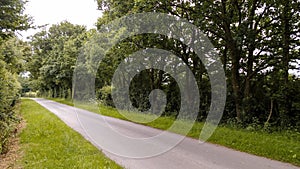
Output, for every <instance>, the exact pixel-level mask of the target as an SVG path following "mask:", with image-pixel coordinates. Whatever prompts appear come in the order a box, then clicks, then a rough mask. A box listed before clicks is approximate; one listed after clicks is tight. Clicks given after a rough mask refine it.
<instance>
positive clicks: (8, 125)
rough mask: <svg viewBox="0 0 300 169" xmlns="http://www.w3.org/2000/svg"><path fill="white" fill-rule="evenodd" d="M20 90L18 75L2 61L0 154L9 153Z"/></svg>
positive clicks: (0, 61)
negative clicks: (8, 145) (9, 69)
mask: <svg viewBox="0 0 300 169" xmlns="http://www.w3.org/2000/svg"><path fill="white" fill-rule="evenodd" d="M20 88H21V86H20V83H19V82H18V81H17V78H16V75H14V74H12V73H11V72H9V71H8V70H7V69H6V63H5V62H4V61H2V60H0V154H2V153H5V152H6V151H7V143H8V138H9V136H10V134H11V132H12V130H13V129H14V127H13V126H14V125H15V122H16V121H17V118H16V116H15V106H16V103H17V101H18V100H19V98H20V95H19V91H20Z"/></svg>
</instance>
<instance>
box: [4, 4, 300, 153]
mask: <svg viewBox="0 0 300 169" xmlns="http://www.w3.org/2000/svg"><path fill="white" fill-rule="evenodd" d="M0 4H1V6H0V9H1V10H0V11H1V12H2V13H1V15H0V27H1V32H0V35H1V39H0V47H1V53H0V79H1V81H0V99H1V102H0V113H1V114H0V129H1V130H0V132H1V142H2V144H5V137H4V136H6V134H3V133H4V132H6V130H7V129H8V128H9V124H10V121H11V120H12V119H14V115H13V114H14V113H13V109H12V107H14V105H15V102H16V101H17V100H18V99H19V96H20V95H19V94H21V93H23V94H24V93H26V92H28V91H36V92H37V93H38V95H39V96H43V97H54V98H55V97H62V98H69V99H71V98H72V86H73V84H72V78H73V71H74V69H75V64H76V59H77V57H78V56H79V54H80V52H82V51H83V50H82V49H87V48H88V45H89V40H90V39H92V38H93V37H94V36H95V35H96V34H97V32H98V30H99V29H100V28H101V26H103V25H105V24H107V23H109V22H110V21H113V20H114V19H116V18H119V17H122V16H125V15H128V14H132V13H141V12H161V13H167V14H170V15H174V16H177V17H180V18H184V19H186V20H188V21H189V22H190V23H192V24H194V25H195V26H197V27H198V28H199V29H200V30H201V31H203V32H204V33H205V34H206V36H207V37H209V39H210V40H211V42H212V44H213V45H214V46H215V48H216V50H217V51H218V52H219V54H220V57H221V60H222V63H223V69H224V71H225V73H226V77H227V101H226V107H225V111H224V116H223V119H222V122H223V123H225V124H234V125H239V126H240V127H249V126H250V127H251V128H253V129H254V130H256V129H266V130H267V131H273V130H287V129H289V130H293V131H299V129H300V113H299V112H300V79H299V77H300V75H299V73H300V72H299V69H300V67H299V62H300V61H299V60H300V57H299V56H300V54H299V42H300V31H299V28H300V12H299V9H300V1H299V0H282V1H275V0H243V1H241V0H216V1H194V0H178V1H169V0H155V1H144V0H126V1H123V0H98V9H99V10H102V11H103V16H102V17H100V18H99V19H98V21H97V29H98V30H87V29H86V28H85V27H84V26H80V25H74V24H72V23H69V22H67V21H64V22H62V23H60V24H57V25H52V26H51V27H50V28H49V29H46V28H44V29H43V30H42V31H40V32H38V33H37V34H35V35H34V36H32V37H31V39H30V41H29V42H22V41H21V40H19V39H18V38H17V37H16V35H14V33H15V31H17V30H25V29H27V28H29V27H30V18H28V16H25V15H23V14H22V11H23V10H24V3H23V2H22V1H18V0H3V1H1V2H0ZM146 48H160V49H164V50H167V51H170V52H172V53H174V54H175V55H177V56H178V57H180V58H181V59H182V60H183V61H184V62H185V63H186V65H188V67H189V68H190V70H191V71H192V72H193V74H194V76H195V77H196V80H197V84H198V87H199V91H200V92H199V95H200V100H201V104H200V112H199V115H198V120H199V121H202V120H204V119H205V118H206V116H207V112H208V109H209V106H210V103H211V100H210V97H211V96H210V95H211V91H210V80H209V77H208V73H207V71H206V70H205V67H204V65H203V63H201V61H200V60H199V58H198V57H197V56H196V54H195V53H194V52H193V50H192V49H190V48H189V47H188V46H186V45H185V44H183V43H182V42H180V41H178V40H174V39H170V38H168V37H166V36H162V35H156V34H143V35H136V36H134V37H131V38H128V39H126V40H124V41H122V42H120V43H119V44H118V45H116V46H114V47H113V49H111V50H110V52H109V54H108V55H107V56H106V57H105V58H104V59H103V61H102V63H101V64H100V65H99V69H98V73H97V77H96V93H97V98H98V99H99V100H100V101H101V103H103V104H106V105H108V106H114V103H113V100H112V97H111V79H112V77H113V74H114V71H115V70H116V69H117V67H118V65H119V64H120V63H121V61H123V60H124V59H125V58H126V57H127V56H129V55H130V54H132V53H134V52H136V51H138V50H140V49H146ZM26 71H28V72H30V77H29V78H24V77H22V76H21V75H20V74H22V73H23V74H24V72H26ZM297 71H298V73H297ZM292 72H294V73H292ZM295 72H296V73H295ZM18 75H19V81H20V82H21V83H22V87H23V88H22V90H21V86H20V83H19V82H18ZM154 89H162V90H163V91H164V92H165V93H166V95H167V106H166V110H165V112H164V115H167V116H176V115H177V113H178V111H179V109H180V91H179V87H178V84H176V83H175V80H174V78H172V77H171V76H170V74H168V73H166V72H163V71H160V70H155V69H149V70H146V71H143V72H142V73H140V74H139V75H137V76H136V77H135V78H134V79H133V81H132V82H131V86H130V98H131V101H132V102H133V106H135V107H137V108H138V109H139V110H141V111H144V110H147V109H149V107H150V106H151V105H150V103H149V97H148V96H149V94H150V92H151V91H152V90H154ZM0 147H1V146H0ZM0 150H1V149H0ZM0 152H1V151H0Z"/></svg>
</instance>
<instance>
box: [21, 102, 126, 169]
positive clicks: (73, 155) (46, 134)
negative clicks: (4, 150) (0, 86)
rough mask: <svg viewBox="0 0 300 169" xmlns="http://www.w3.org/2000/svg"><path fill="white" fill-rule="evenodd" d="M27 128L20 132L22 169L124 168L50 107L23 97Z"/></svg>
mask: <svg viewBox="0 0 300 169" xmlns="http://www.w3.org/2000/svg"><path fill="white" fill-rule="evenodd" d="M21 114H22V116H23V118H24V119H25V121H26V123H27V125H26V128H25V129H24V130H23V131H22V133H21V134H20V140H21V150H22V152H24V153H23V158H22V160H21V162H20V165H21V166H22V168H25V169H26V168H28V169H35V168H36V169H41V168H48V169H52V168H53V169H59V168H61V169H64V168H78V169H83V168H86V169H98V168H105V169H107V168H112V169H115V168H121V167H120V166H118V165H117V164H116V163H115V162H113V161H111V160H110V159H108V158H107V157H106V156H105V155H104V154H103V153H102V152H100V151H99V150H98V149H97V148H95V147H94V146H93V145H92V144H91V143H89V142H88V141H86V140H85V139H84V138H83V137H82V136H81V135H80V134H78V133H77V132H75V131H73V130H72V129H71V128H69V127H68V126H67V125H65V124H64V123H63V122H62V121H61V120H60V119H58V118H57V117H56V116H55V115H54V114H52V113H50V112H49V111H48V110H46V109H45V108H43V107H42V106H40V105H39V104H37V103H36V102H34V101H33V100H29V99H23V100H22V105H21Z"/></svg>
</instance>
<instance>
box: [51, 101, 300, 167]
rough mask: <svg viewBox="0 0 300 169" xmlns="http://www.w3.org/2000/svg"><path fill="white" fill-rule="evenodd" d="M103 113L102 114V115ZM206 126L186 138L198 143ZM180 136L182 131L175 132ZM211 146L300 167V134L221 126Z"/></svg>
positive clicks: (163, 122)
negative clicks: (196, 140) (197, 140)
mask: <svg viewBox="0 0 300 169" xmlns="http://www.w3.org/2000/svg"><path fill="white" fill-rule="evenodd" d="M52 100H54V101H57V102H60V103H64V104H68V105H73V103H72V101H71V100H63V99H52ZM76 107H79V108H82V109H86V110H89V111H92V112H95V113H101V114H102V115H105V116H111V117H115V118H119V119H123V120H128V119H126V118H125V117H124V116H123V115H121V114H120V113H119V112H118V111H117V110H116V109H114V108H110V107H106V106H100V107H99V108H97V107H92V106H89V105H87V104H86V105H84V104H76ZM99 109H100V111H99ZM122 113H124V114H126V116H137V117H136V118H145V119H147V118H150V119H151V118H153V117H151V116H149V117H147V116H146V115H143V116H140V115H137V114H136V113H131V112H122ZM173 122H174V118H172V117H159V118H157V119H156V120H155V121H152V122H150V123H146V124H144V125H147V126H151V127H154V128H158V129H162V130H166V129H168V128H169V127H170V126H171V125H172V124H173ZM203 125H204V123H200V122H196V123H195V124H194V126H193V128H192V129H191V130H190V132H189V133H188V135H187V136H189V137H192V138H195V139H198V138H199V135H200V132H201V129H202V127H203ZM173 132H175V133H179V134H181V131H180V130H178V131H173ZM208 142H211V143H215V144H219V145H223V146H226V147H230V148H232V149H236V150H239V151H243V152H247V153H250V154H255V155H258V156H263V157H267V158H270V159H274V160H279V161H283V162H288V163H291V164H294V165H297V166H300V134H299V132H290V131H286V132H274V133H267V132H263V131H248V130H246V129H237V128H230V127H227V126H219V127H218V128H217V129H216V131H215V132H214V134H213V135H212V137H211V138H210V139H209V140H208Z"/></svg>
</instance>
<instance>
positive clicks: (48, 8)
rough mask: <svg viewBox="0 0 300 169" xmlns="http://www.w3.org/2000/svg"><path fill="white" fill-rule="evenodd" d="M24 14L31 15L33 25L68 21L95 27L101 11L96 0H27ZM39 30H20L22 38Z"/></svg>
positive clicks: (89, 27)
mask: <svg viewBox="0 0 300 169" xmlns="http://www.w3.org/2000/svg"><path fill="white" fill-rule="evenodd" d="M25 14H28V15H30V16H32V17H33V21H34V25H36V26H39V25H45V24H49V25H52V24H58V23H60V22H62V21H65V20H67V21H69V22H71V23H72V24H80V25H85V26H86V27H87V28H88V29H91V28H95V23H96V22H97V18H99V17H100V16H101V15H102V13H101V11H99V10H97V2H96V0H29V1H28V2H27V4H26V6H25ZM38 31H39V30H33V29H31V30H28V31H22V32H20V34H21V35H20V36H21V38H22V39H26V37H27V36H30V35H33V34H34V33H36V32H38Z"/></svg>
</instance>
